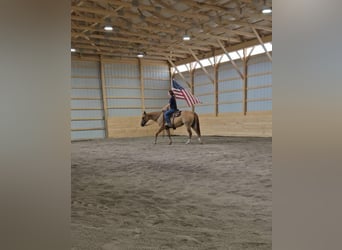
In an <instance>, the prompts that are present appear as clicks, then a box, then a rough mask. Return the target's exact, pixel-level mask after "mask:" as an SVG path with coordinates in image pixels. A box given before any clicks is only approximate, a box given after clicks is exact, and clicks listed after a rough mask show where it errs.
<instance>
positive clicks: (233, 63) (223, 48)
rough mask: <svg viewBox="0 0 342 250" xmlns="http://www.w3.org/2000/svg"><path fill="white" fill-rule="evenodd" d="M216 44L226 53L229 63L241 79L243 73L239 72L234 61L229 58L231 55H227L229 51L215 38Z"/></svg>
mask: <svg viewBox="0 0 342 250" xmlns="http://www.w3.org/2000/svg"><path fill="white" fill-rule="evenodd" d="M217 42H218V44H219V45H220V47H221V48H222V50H223V51H224V53H225V54H226V55H227V57H228V58H229V61H230V62H231V64H232V65H233V67H234V69H235V70H236V71H237V72H238V74H239V75H240V77H241V79H243V78H244V76H243V74H242V73H241V71H240V69H239V67H238V66H237V65H236V63H235V62H234V60H233V59H232V58H231V56H230V55H229V52H228V51H227V50H226V49H225V47H224V46H223V44H222V43H221V41H220V40H217Z"/></svg>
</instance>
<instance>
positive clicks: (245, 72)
mask: <svg viewBox="0 0 342 250" xmlns="http://www.w3.org/2000/svg"><path fill="white" fill-rule="evenodd" d="M246 53H247V50H246V48H244V49H243V60H242V62H243V114H244V115H247V104H248V103H247V99H248V96H247V93H248V92H247V91H248V64H247V63H248V59H247V56H246Z"/></svg>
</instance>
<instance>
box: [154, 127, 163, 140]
mask: <svg viewBox="0 0 342 250" xmlns="http://www.w3.org/2000/svg"><path fill="white" fill-rule="evenodd" d="M163 130H164V126H163V125H162V126H161V127H160V128H159V130H158V131H157V133H156V134H155V138H154V144H157V137H158V135H159V134H160V132H162V131H163Z"/></svg>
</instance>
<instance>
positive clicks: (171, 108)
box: [163, 90, 178, 128]
mask: <svg viewBox="0 0 342 250" xmlns="http://www.w3.org/2000/svg"><path fill="white" fill-rule="evenodd" d="M168 94H169V96H170V99H169V103H168V104H167V105H166V106H165V107H164V108H163V111H165V112H164V118H165V121H166V123H165V126H166V127H169V128H171V120H170V117H171V115H172V114H173V113H174V112H176V111H177V110H178V108H177V102H176V97H175V93H173V91H172V90H169V93H168Z"/></svg>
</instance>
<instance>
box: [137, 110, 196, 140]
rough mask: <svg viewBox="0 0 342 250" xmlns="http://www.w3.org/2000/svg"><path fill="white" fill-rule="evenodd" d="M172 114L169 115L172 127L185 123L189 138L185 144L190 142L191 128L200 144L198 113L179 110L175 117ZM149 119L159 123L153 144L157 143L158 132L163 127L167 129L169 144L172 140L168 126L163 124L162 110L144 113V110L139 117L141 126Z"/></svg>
mask: <svg viewBox="0 0 342 250" xmlns="http://www.w3.org/2000/svg"><path fill="white" fill-rule="evenodd" d="M176 112H179V111H176ZM173 115H174V114H173ZM173 115H172V116H171V121H172V125H173V128H174V129H176V128H178V127H181V126H183V125H185V127H186V129H187V131H188V134H189V138H188V140H187V141H186V144H189V143H191V136H192V131H191V128H192V129H193V130H194V131H195V132H196V134H197V136H198V141H199V142H200V143H201V144H202V140H201V130H200V124H199V118H198V115H197V114H196V113H195V112H193V111H187V110H183V111H181V113H180V115H179V116H177V117H173ZM149 120H152V121H154V122H156V123H157V124H158V125H159V129H158V131H157V132H156V134H155V140H154V144H156V143H157V137H158V135H159V133H160V132H162V131H163V130H164V129H165V130H166V131H167V135H168V137H169V145H171V144H172V140H171V135H170V128H169V127H167V126H165V125H164V123H165V120H164V112H163V111H157V112H150V113H146V112H145V111H144V112H143V115H142V118H141V126H142V127H144V126H145V125H146V123H147V122H148V121H149Z"/></svg>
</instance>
